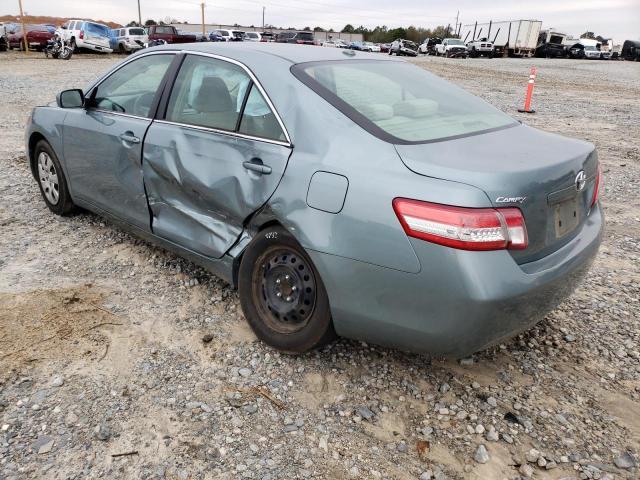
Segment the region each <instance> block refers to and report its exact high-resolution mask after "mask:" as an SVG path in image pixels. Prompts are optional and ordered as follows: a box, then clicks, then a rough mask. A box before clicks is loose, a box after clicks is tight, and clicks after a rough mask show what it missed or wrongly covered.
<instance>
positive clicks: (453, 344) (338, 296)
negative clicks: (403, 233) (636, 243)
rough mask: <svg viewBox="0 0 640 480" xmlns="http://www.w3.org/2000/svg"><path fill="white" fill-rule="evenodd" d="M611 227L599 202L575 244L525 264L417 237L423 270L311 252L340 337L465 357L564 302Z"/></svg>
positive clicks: (505, 256) (496, 253) (501, 255)
mask: <svg viewBox="0 0 640 480" xmlns="http://www.w3.org/2000/svg"><path fill="white" fill-rule="evenodd" d="M603 225H604V221H603V216H602V212H601V210H600V207H599V206H598V207H596V208H595V209H594V210H593V211H592V213H591V215H590V216H589V218H588V219H587V220H586V221H585V223H584V224H583V226H582V227H581V231H580V233H579V234H578V235H577V236H576V237H575V238H574V239H573V240H571V242H569V243H568V244H566V245H565V246H563V247H562V248H561V249H559V250H557V251H556V252H554V253H553V254H551V255H549V256H547V257H545V258H543V259H540V260H538V261H535V262H531V263H528V264H523V265H518V264H517V263H516V262H515V261H514V260H513V258H512V257H511V255H510V254H509V253H508V252H507V251H492V252H469V251H462V250H454V249H450V248H446V247H442V246H439V245H435V244H431V243H428V242H423V241H420V240H415V239H411V242H412V244H413V247H414V249H415V251H416V254H417V256H418V258H419V259H420V263H421V270H420V272H419V273H417V274H411V273H405V272H400V271H397V270H392V269H389V268H384V267H379V266H376V265H372V264H369V263H364V262H359V261H355V260H351V259H347V258H344V257H337V256H332V255H327V254H323V253H319V252H315V251H310V252H309V254H310V256H311V258H312V259H313V261H314V263H315V265H316V267H317V268H318V270H319V272H320V275H321V276H322V279H323V281H324V283H325V286H326V289H327V292H328V295H329V301H330V303H331V312H332V316H333V320H334V325H335V329H336V331H337V333H338V334H339V335H341V336H344V337H349V338H355V339H359V340H364V341H368V342H371V343H376V344H380V345H385V346H389V347H394V348H399V349H402V350H410V351H417V352H428V353H431V354H436V355H445V356H449V357H456V358H459V357H463V356H467V355H469V354H471V353H473V352H475V351H478V350H481V349H483V348H486V347H488V346H490V345H493V344H496V343H498V342H500V341H501V340H503V339H505V338H509V337H512V336H514V335H516V334H518V333H520V332H522V331H525V330H527V329H528V328H530V327H531V326H533V325H535V324H536V323H537V322H539V321H540V320H542V318H543V317H544V315H545V314H546V313H548V312H549V311H550V310H551V309H553V308H554V307H555V306H557V305H558V304H559V303H560V302H561V301H562V300H564V299H565V298H566V297H567V296H568V295H569V294H570V293H571V292H572V291H573V290H574V289H575V287H576V286H577V285H578V283H579V281H580V280H581V279H582V278H583V277H584V275H585V274H586V271H587V269H588V268H589V266H590V265H591V262H592V261H593V259H594V257H595V255H596V253H597V251H598V247H599V245H600V242H601V238H602V231H603Z"/></svg>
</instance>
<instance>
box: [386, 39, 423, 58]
mask: <svg viewBox="0 0 640 480" xmlns="http://www.w3.org/2000/svg"><path fill="white" fill-rule="evenodd" d="M394 53H395V54H396V55H406V56H409V57H417V56H418V46H417V45H416V44H415V43H414V42H412V41H411V40H403V39H398V40H394V42H393V43H392V44H391V47H390V48H389V55H393V54H394Z"/></svg>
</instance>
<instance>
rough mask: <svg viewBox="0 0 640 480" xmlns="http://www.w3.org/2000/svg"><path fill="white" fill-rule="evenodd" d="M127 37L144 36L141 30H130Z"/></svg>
mask: <svg viewBox="0 0 640 480" xmlns="http://www.w3.org/2000/svg"><path fill="white" fill-rule="evenodd" d="M129 35H144V30H143V29H142V28H130V29H129Z"/></svg>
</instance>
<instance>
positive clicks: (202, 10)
mask: <svg viewBox="0 0 640 480" xmlns="http://www.w3.org/2000/svg"><path fill="white" fill-rule="evenodd" d="M200 11H201V12H202V36H203V37H204V36H205V35H206V33H205V32H204V2H202V3H201V4H200Z"/></svg>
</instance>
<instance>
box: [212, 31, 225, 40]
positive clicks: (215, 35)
mask: <svg viewBox="0 0 640 480" xmlns="http://www.w3.org/2000/svg"><path fill="white" fill-rule="evenodd" d="M208 37H209V41H210V42H224V41H225V39H224V37H223V36H222V35H221V34H220V32H218V31H217V30H214V31H212V32H209V34H208Z"/></svg>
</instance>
